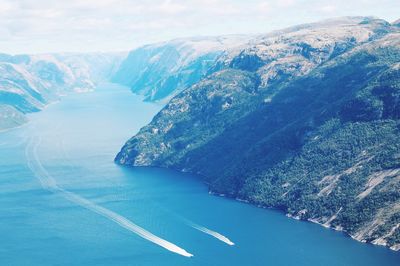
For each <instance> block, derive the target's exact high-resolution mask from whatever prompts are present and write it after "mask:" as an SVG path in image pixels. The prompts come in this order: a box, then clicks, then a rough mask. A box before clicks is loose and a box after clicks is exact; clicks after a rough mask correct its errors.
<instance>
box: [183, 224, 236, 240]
mask: <svg viewBox="0 0 400 266" xmlns="http://www.w3.org/2000/svg"><path fill="white" fill-rule="evenodd" d="M186 223H187V224H188V225H189V226H191V227H193V228H194V229H196V230H199V231H200V232H203V233H205V234H207V235H210V236H212V237H215V238H216V239H218V240H220V241H222V242H224V243H225V244H227V245H229V246H234V245H235V243H233V242H232V241H231V240H230V239H229V238H227V237H226V236H224V235H222V234H220V233H218V232H215V231H213V230H210V229H208V228H206V227H204V226H201V225H198V224H195V223H193V222H191V221H188V220H186Z"/></svg>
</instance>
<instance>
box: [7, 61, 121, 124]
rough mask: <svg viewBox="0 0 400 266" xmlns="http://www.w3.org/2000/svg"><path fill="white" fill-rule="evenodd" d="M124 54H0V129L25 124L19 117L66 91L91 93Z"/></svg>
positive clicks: (109, 73) (111, 73)
mask: <svg viewBox="0 0 400 266" xmlns="http://www.w3.org/2000/svg"><path fill="white" fill-rule="evenodd" d="M123 56H124V54H122V53H121V54H117V53H116V54H84V55H83V54H55V55H15V56H12V55H7V54H0V117H1V121H0V129H6V128H10V127H13V126H17V125H20V124H22V123H24V122H26V121H27V120H26V118H25V117H24V116H23V114H26V113H31V112H36V111H39V110H41V109H42V108H43V107H44V106H45V105H46V104H48V103H49V102H52V101H54V100H56V99H58V98H59V97H60V96H61V95H64V94H66V93H69V92H86V91H90V90H93V89H94V87H95V83H96V82H98V81H100V80H101V79H108V78H109V77H110V76H111V75H113V73H114V70H115V69H116V68H117V67H118V65H119V62H120V61H121V60H122V57H123Z"/></svg>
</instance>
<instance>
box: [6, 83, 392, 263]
mask: <svg viewBox="0 0 400 266" xmlns="http://www.w3.org/2000/svg"><path fill="white" fill-rule="evenodd" d="M160 108H161V106H159V105H156V104H150V103H145V102H142V101H141V98H140V97H139V96H134V95H132V94H131V93H130V92H129V90H128V89H126V88H123V87H118V86H115V85H111V84H104V85H102V86H99V88H98V89H97V90H96V91H95V92H93V93H87V94H72V95H69V96H66V97H64V98H63V99H62V101H61V102H59V103H56V104H53V105H51V106H49V107H48V108H46V109H45V110H44V111H42V112H40V113H36V114H34V115H31V116H30V120H31V122H30V123H29V124H27V125H25V126H23V127H21V128H18V129H14V130H11V131H7V132H3V133H0V195H1V196H0V236H1V242H0V265H152V266H153V265H174V266H176V265H399V263H400V253H398V252H394V251H390V250H388V249H385V248H382V247H376V246H372V245H367V244H362V243H358V242H356V241H354V240H351V239H350V238H349V237H346V236H345V235H343V234H342V233H339V232H335V231H332V230H328V229H325V228H323V227H321V226H318V225H315V224H311V223H307V222H300V221H296V220H293V219H289V218H287V217H285V216H284V215H283V214H282V213H280V212H278V211H273V210H265V209H260V208H257V207H254V206H251V205H248V204H244V203H240V202H236V201H233V200H229V199H226V198H221V197H215V196H212V195H209V194H208V193H207V188H206V187H205V186H204V185H203V184H202V183H201V182H200V180H199V179H198V178H197V177H195V176H192V175H189V174H182V173H177V172H175V171H170V170H164V169H155V168H125V167H120V166H118V165H115V164H114V162H113V158H114V156H115V155H116V153H117V152H118V151H119V149H120V148H121V146H122V145H123V143H124V142H125V141H126V140H127V139H128V138H129V137H130V136H132V135H133V133H134V132H137V131H138V130H139V128H140V127H142V126H143V125H145V124H146V123H148V122H149V121H150V120H151V118H152V116H153V115H154V114H155V113H156V112H157V111H158V110H159V109H160ZM68 193H69V194H68ZM127 223H128V224H127ZM129 223H132V224H134V225H131V224H129ZM134 226H138V227H140V229H144V230H146V232H145V233H144V235H143V234H142V235H141V234H138V233H137V232H136V233H135V230H130V229H132V227H134ZM134 228H136V227H134ZM136 229H137V228H136ZM148 233H151V234H153V235H154V236H156V237H158V238H160V239H163V240H166V241H168V243H170V244H172V245H175V246H176V247H179V248H182V249H183V250H185V251H186V252H187V254H193V255H194V256H193V257H189V256H182V254H178V253H179V252H174V250H175V251H176V249H174V248H172V251H171V250H167V249H165V248H164V247H162V245H161V246H160V245H157V243H160V241H159V239H156V240H155V241H154V242H155V243H153V242H151V241H149V240H148V239H145V238H143V237H146V236H148ZM224 237H225V238H224ZM151 239H154V238H151ZM151 239H150V240H151ZM229 241H232V242H234V243H235V245H231V244H232V243H230V242H229ZM168 245H169V244H168Z"/></svg>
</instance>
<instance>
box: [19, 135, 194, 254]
mask: <svg viewBox="0 0 400 266" xmlns="http://www.w3.org/2000/svg"><path fill="white" fill-rule="evenodd" d="M40 142H41V140H40V139H39V141H38V142H37V143H36V144H35V145H33V141H32V140H31V141H30V142H29V143H28V145H27V147H26V150H25V154H26V158H27V160H28V167H29V168H30V169H31V170H32V172H33V173H34V174H35V176H36V177H37V178H38V179H39V181H40V184H41V186H42V187H43V189H46V190H48V191H51V192H53V193H58V194H61V195H62V196H63V197H64V198H65V199H67V200H69V201H70V202H73V203H75V204H78V205H80V206H81V207H84V208H86V209H88V210H90V211H93V212H95V213H97V214H99V215H101V216H103V217H105V218H107V219H109V220H111V221H113V222H115V223H117V224H118V225H119V226H121V227H123V228H125V229H127V230H129V231H131V232H133V233H135V234H137V235H138V236H140V237H142V238H144V239H146V240H148V241H150V242H152V243H154V244H156V245H159V246H161V247H163V248H165V249H167V250H169V251H171V252H174V253H177V254H179V255H182V256H185V257H192V256H193V254H190V253H189V252H187V251H186V250H184V249H183V248H181V247H179V246H177V245H175V244H173V243H171V242H169V241H167V240H165V239H162V238H160V237H158V236H156V235H154V234H152V233H151V232H149V231H147V230H146V229H144V228H142V227H140V226H138V225H136V224H134V223H133V222H132V221H130V220H128V219H127V218H125V217H123V216H122V215H119V214H118V213H115V212H113V211H111V210H109V209H106V208H104V207H102V206H99V205H97V204H95V203H93V202H91V201H89V200H87V199H85V198H83V197H81V196H79V195H77V194H75V193H72V192H69V191H67V190H64V189H62V188H60V187H59V186H58V185H57V183H56V181H55V179H54V178H53V177H52V176H51V175H50V174H49V173H48V172H47V170H46V169H45V168H44V167H43V165H42V164H41V162H40V160H39V157H38V155H37V148H38V146H39V145H40Z"/></svg>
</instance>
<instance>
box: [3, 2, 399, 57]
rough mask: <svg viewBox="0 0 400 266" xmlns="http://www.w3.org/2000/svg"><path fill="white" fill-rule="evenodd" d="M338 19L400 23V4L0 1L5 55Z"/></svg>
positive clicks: (121, 47)
mask: <svg viewBox="0 0 400 266" xmlns="http://www.w3.org/2000/svg"><path fill="white" fill-rule="evenodd" d="M340 16H376V17H379V18H382V19H385V20H387V21H389V22H392V21H395V20H397V19H399V18H400V0H379V1H377V0H279V1H277V0H186V1H185V0H151V1H144V0H65V1H64V0H53V1H51V0H0V25H1V26H0V53H10V54H20V53H49V52H90V51H104V52H106V51H127V50H131V49H133V48H134V47H137V46H140V45H143V44H147V43H153V42H159V41H165V40H169V39H174V38H181V37H190V36H213V35H227V34H254V33H266V32H269V31H271V30H276V29H280V28H284V27H288V26H293V25H297V24H302V23H308V22H314V21H318V20H322V19H326V18H333V17H340Z"/></svg>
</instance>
